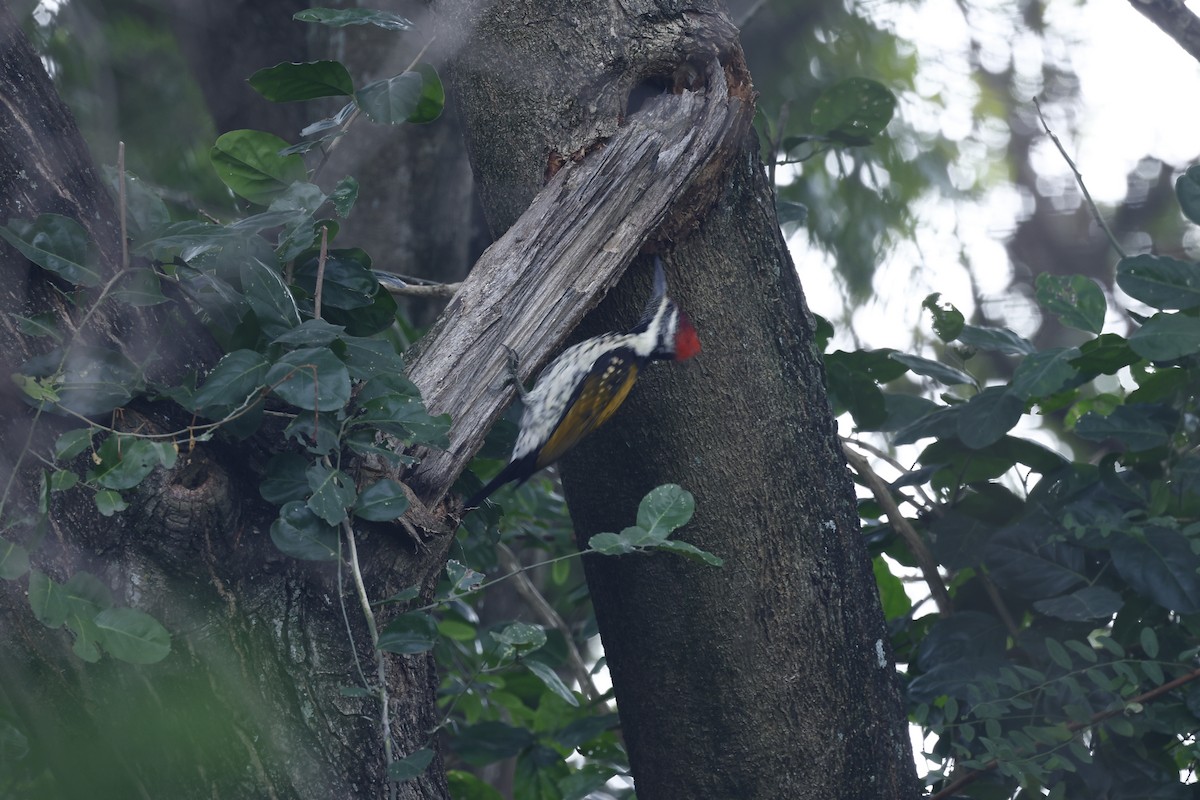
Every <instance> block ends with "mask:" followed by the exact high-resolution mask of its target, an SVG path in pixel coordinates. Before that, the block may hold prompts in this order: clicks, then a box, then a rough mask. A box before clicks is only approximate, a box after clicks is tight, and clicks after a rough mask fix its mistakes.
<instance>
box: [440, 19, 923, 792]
mask: <svg viewBox="0 0 1200 800" xmlns="http://www.w3.org/2000/svg"><path fill="white" fill-rule="evenodd" d="M439 8H440V10H441V11H442V13H443V14H444V15H445V17H446V18H447V19H448V20H451V22H449V23H447V25H446V26H444V27H445V29H446V30H445V32H444V33H443V37H445V38H450V37H452V36H454V35H455V34H456V33H457V34H458V35H459V37H460V38H459V40H456V41H454V47H455V48H456V53H457V56H456V61H455V66H454V69H453V73H452V75H453V86H454V90H455V91H454V94H455V96H456V97H457V98H458V101H459V103H460V104H461V107H462V109H463V114H464V117H465V120H464V122H465V125H466V129H467V132H468V144H469V147H470V150H471V157H472V162H473V165H474V168H475V172H476V179H477V181H478V182H479V184H480V186H481V194H482V196H483V199H484V207H485V213H487V214H488V217H489V221H490V222H491V225H492V227H493V229H494V230H496V231H497V232H499V231H504V230H505V229H507V228H508V227H509V226H510V225H513V223H514V222H515V221H516V220H517V217H518V215H520V214H521V213H522V211H523V210H524V209H525V208H526V206H527V205H528V204H529V203H530V201H531V200H532V199H533V197H534V195H535V194H536V193H537V192H538V191H539V189H540V188H541V186H542V184H543V182H544V180H545V176H546V174H547V171H548V169H547V167H548V165H549V167H550V170H551V171H552V170H553V168H554V166H555V165H556V164H557V163H560V161H561V159H570V158H579V157H581V156H584V154H587V153H591V152H592V151H593V150H595V149H596V148H597V147H599V146H602V145H603V142H604V141H605V140H606V139H607V138H608V137H610V136H613V135H614V134H616V133H617V131H618V128H619V127H620V125H621V124H622V122H623V120H624V119H625V117H626V115H627V114H628V113H630V112H631V111H633V110H634V109H633V108H631V107H630V106H635V105H637V104H639V103H640V98H644V97H645V96H646V95H647V94H650V95H653V94H655V93H661V92H663V91H681V90H682V89H683V88H684V87H695V88H698V89H700V91H709V92H711V91H713V90H714V83H713V81H712V80H711V79H710V80H709V81H708V82H707V85H705V83H704V80H703V76H705V74H706V68H707V65H708V64H709V63H710V62H711V61H712V59H714V58H716V59H719V61H720V63H721V64H722V66H723V68H724V69H723V73H724V75H723V77H722V79H727V82H728V86H729V92H730V94H731V95H737V96H740V97H743V98H746V99H749V98H750V97H751V96H752V91H751V88H750V86H749V83H748V76H747V75H746V74H745V71H744V67H743V62H742V58H741V53H740V50H739V47H738V44H737V41H736V38H735V33H734V31H733V30H732V27H731V26H730V24H729V23H728V20H727V19H726V18H725V17H724V15H723V14H722V12H721V9H720V8H719V7H718V6H717V5H716V4H715V3H711V2H702V3H689V4H688V5H687V7H686V8H685V7H683V6H681V5H680V4H677V3H671V2H665V1H660V2H648V1H647V0H638V1H635V2H625V3H621V4H611V3H601V2H579V1H578V0H561V1H560V2H555V1H554V0H547V2H541V3H538V4H537V5H536V7H535V6H533V5H530V4H525V3H518V2H510V1H508V0H499V1H498V2H479V0H444V2H441V3H440V4H439ZM697 76H699V77H700V78H701V80H700V81H699V82H697V80H696V78H697ZM664 135H666V134H664ZM673 144H675V142H674V141H670V140H668V141H664V142H662V145H661V146H662V148H663V150H664V151H665V150H668V149H669V148H670V147H671V146H672V145H673ZM596 157H597V155H596V154H592V155H588V156H586V157H585V158H584V164H585V165H586V163H587V159H590V158H596ZM633 176H634V177H636V176H637V173H633ZM706 180H707V182H708V183H709V184H711V186H712V187H715V190H716V191H709V192H702V193H701V194H700V195H699V197H700V198H701V200H703V201H705V202H704V204H703V206H702V207H697V205H696V204H689V203H680V204H678V205H677V206H676V207H675V209H674V211H673V217H672V218H670V219H667V220H665V221H664V223H665V224H664V225H662V226H661V227H659V228H658V230H649V231H643V234H644V236H643V239H649V240H650V241H651V243H652V246H653V247H654V248H656V249H658V250H660V251H662V252H664V253H665V257H666V260H667V261H668V264H669V268H668V274H669V277H670V280H671V291H672V295H673V296H674V297H675V298H676V299H677V300H679V301H680V303H681V305H682V306H683V307H684V308H685V309H686V310H687V311H688V313H689V314H690V315H691V316H692V319H693V321H694V322H695V324H696V327H697V329H698V330H699V332H700V337H701V340H702V342H703V345H704V352H703V353H702V354H701V355H700V356H698V357H697V358H696V360H695V363H694V364H693V365H691V366H688V367H682V368H681V367H677V366H674V365H670V366H659V367H656V368H654V369H651V370H649V371H648V372H647V374H646V375H645V376H644V377H643V378H642V379H641V381H639V384H638V386H637V387H636V388H635V390H634V392H633V394H632V396H631V397H630V399H629V400H628V401H627V402H626V404H625V406H624V407H623V408H622V409H621V411H620V412H619V414H618V415H617V417H616V418H615V419H614V420H613V421H612V422H610V423H609V424H608V426H607V427H606V428H605V429H602V430H601V431H600V432H599V433H598V434H596V435H593V437H592V438H591V439H589V440H588V441H587V442H586V443H585V444H584V445H582V446H581V447H580V448H579V449H578V450H577V451H576V452H575V453H574V454H573V455H571V456H569V457H568V458H567V459H566V461H565V464H564V466H563V475H564V483H565V486H566V490H567V495H568V499H569V500H570V503H571V509H572V516H573V518H574V520H575V523H576V526H577V530H578V534H579V537H580V541H581V543H582V542H585V541H586V540H587V538H588V537H589V536H591V535H592V534H593V533H596V532H598V531H604V530H609V531H619V530H621V529H622V528H623V527H625V526H627V525H631V524H633V522H634V515H635V510H636V508H637V505H638V501H639V499H640V498H641V497H642V496H643V495H644V494H645V493H646V492H647V491H648V490H649V489H651V488H653V487H654V486H656V485H658V484H661V483H665V482H674V483H679V484H682V485H683V486H684V487H685V488H687V489H689V490H691V491H692V492H694V493H695V496H696V501H697V512H696V516H695V518H694V520H693V521H692V523H691V524H689V525H688V526H687V527H686V528H685V529H684V530H683V531H682V532H681V534H682V538H684V539H686V540H688V541H691V542H693V543H695V544H696V545H698V546H700V547H702V548H705V549H707V550H710V551H712V552H714V553H716V554H718V555H719V556H721V557H722V558H724V559H725V565H724V567H723V568H720V569H710V568H707V567H703V566H698V565H696V564H694V563H691V562H687V561H684V560H682V559H679V558H674V557H668V556H655V557H653V558H639V557H632V556H627V557H622V558H618V559H588V560H585V563H586V565H587V575H588V584H589V587H590V589H591V592H592V597H593V602H594V605H595V608H596V614H597V618H598V620H599V623H600V630H601V635H602V638H603V640H604V645H605V652H606V655H607V659H608V665H609V667H610V668H611V671H612V677H613V681H614V685H615V688H616V692H617V699H618V706H619V710H620V713H621V722H622V730H623V732H624V735H625V740H626V743H627V745H628V748H629V754H630V759H631V762H632V765H633V770H634V774H635V779H636V781H637V792H638V796H639V797H641V798H644V799H645V800H664V799H667V800H674V799H675V798H679V799H680V800H682V799H683V798H687V800H693V798H733V797H736V798H739V799H740V800H748V799H751V798H763V799H764V800H767V799H768V798H769V799H770V800H776V799H777V798H783V797H786V798H821V800H829V799H830V798H860V797H861V798H908V797H916V796H917V784H916V779H915V774H914V769H913V763H912V754H911V750H910V746H909V741H908V735H907V731H906V726H905V721H904V715H903V711H902V705H901V702H900V695H899V690H898V685H897V680H896V675H895V669H894V665H893V664H892V658H891V652H890V646H889V642H888V634H887V630H886V628H885V627H884V620H883V614H882V612H881V609H880V607H879V601H878V596H877V594H876V591H875V586H874V581H873V579H872V575H871V570H870V566H869V562H868V559H867V557H866V550H865V547H864V545H863V543H862V541H861V539H860V536H859V527H858V522H857V515H856V513H855V505H854V492H853V488H852V486H851V483H850V479H849V476H848V473H847V471H846V467H845V462H844V460H843V459H842V457H841V454H840V450H839V447H838V441H837V436H836V429H835V426H834V423H833V420H832V416H831V413H830V409H829V406H828V403H827V401H826V398H825V391H824V385H823V373H822V368H821V363H820V358H819V353H818V351H817V349H816V346H815V344H814V341H813V325H812V319H811V317H810V315H809V314H808V312H807V309H806V307H805V304H804V298H803V293H802V291H801V288H800V285H799V281H798V278H797V274H796V270H795V268H794V266H793V265H792V263H791V260H790V258H789V256H788V253H787V250H786V247H785V245H784V242H783V240H782V237H781V236H780V233H779V229H778V225H777V223H776V220H775V215H774V208H773V195H772V191H771V187H770V186H768V185H767V182H766V178H765V175H764V171H763V168H762V166H761V164H760V163H759V157H758V153H757V148H756V143H755V139H754V136H753V134H752V133H750V132H748V131H747V132H745V134H744V135H743V136H742V137H741V139H740V142H739V145H738V147H737V148H736V149H735V151H734V152H733V153H732V154H730V155H729V156H728V157H727V158H726V160H725V161H724V162H723V163H718V162H714V163H713V169H711V170H709V173H708V174H707V175H706ZM618 181H619V178H618ZM689 215H691V216H689ZM681 218H684V219H686V220H687V221H688V222H689V223H691V224H690V227H687V226H681V225H680V224H679V223H680V221H681ZM645 222H646V221H645V220H638V219H626V220H614V221H613V224H614V227H621V226H623V225H631V226H633V227H637V226H638V225H639V224H643V226H644V224H645ZM673 223H674V224H673ZM664 230H669V231H670V233H669V238H666V239H665V237H664V236H663V231H664ZM564 233H566V232H564ZM517 238H518V239H519V238H520V237H519V236H518V237H517ZM614 238H616V234H615V233H614ZM533 252H535V253H536V254H537V256H538V257H540V256H541V255H542V254H541V253H540V251H537V250H534V251H533ZM486 259H487V256H485V261H486ZM578 263H590V264H591V265H592V267H590V268H594V267H595V264H596V263H598V262H596V261H595V260H593V261H592V262H585V261H581V262H578ZM562 269H566V268H560V269H559V270H557V271H556V270H555V269H554V267H550V268H549V270H550V272H551V273H553V274H554V275H555V276H556V280H560V281H562V282H563V283H564V284H566V285H579V284H583V283H587V282H589V281H591V280H592V279H593V276H592V275H590V274H583V273H580V274H577V275H565V276H564V275H562V274H560V273H561V271H562ZM538 271H541V268H539V270H538ZM573 281H574V282H575V283H574V284H573V283H572V282H573ZM642 283H644V281H643V282H642ZM638 287H640V288H638ZM644 294H645V288H644V285H642V284H640V283H638V282H637V280H627V281H625V282H622V283H621V284H619V285H618V286H617V287H616V288H615V289H614V290H613V291H612V293H611V294H610V295H609V297H608V299H607V300H605V301H604V302H603V303H602V304H601V305H600V307H599V308H598V309H597V310H596V311H595V312H594V313H593V314H592V315H591V316H590V317H589V318H588V319H587V320H586V321H585V323H584V325H583V326H582V328H581V329H580V330H579V332H578V334H577V335H578V336H584V335H590V334H595V333H597V332H600V331H603V330H610V329H613V328H619V327H622V326H625V325H627V324H628V323H629V322H630V321H631V320H632V319H634V318H636V315H637V310H638V308H639V306H640V304H641V302H642V301H643V299H644ZM498 343H499V342H496V343H494V344H496V345H498Z"/></svg>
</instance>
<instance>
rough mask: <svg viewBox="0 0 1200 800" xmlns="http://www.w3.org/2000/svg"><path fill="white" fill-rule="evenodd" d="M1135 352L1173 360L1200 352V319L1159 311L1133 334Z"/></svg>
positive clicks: (1132, 346)
mask: <svg viewBox="0 0 1200 800" xmlns="http://www.w3.org/2000/svg"><path fill="white" fill-rule="evenodd" d="M1129 346H1130V347H1131V348H1132V349H1133V352H1135V353H1137V354H1138V355H1139V356H1141V357H1142V358H1146V359H1149V360H1151V361H1173V360H1175V359H1177V358H1183V357H1185V356H1189V355H1192V354H1193V353H1196V352H1197V351H1200V318H1197V317H1190V316H1187V315H1185V314H1155V315H1154V316H1153V317H1151V318H1150V319H1148V320H1146V324H1145V325H1143V326H1142V327H1140V328H1138V329H1137V330H1136V331H1134V332H1133V333H1132V334H1131V335H1130V337H1129Z"/></svg>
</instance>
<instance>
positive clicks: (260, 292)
mask: <svg viewBox="0 0 1200 800" xmlns="http://www.w3.org/2000/svg"><path fill="white" fill-rule="evenodd" d="M238 272H239V274H240V277H241V281H242V291H243V292H244V293H245V297H246V300H247V301H248V302H249V303H250V308H252V309H254V315H255V316H256V317H257V318H258V324H259V325H260V326H261V327H262V330H263V333H265V334H266V335H267V336H269V337H271V338H275V337H277V336H282V335H283V334H285V333H287V332H288V331H290V330H291V329H293V328H295V327H296V326H297V325H299V324H300V310H299V309H298V308H296V300H295V298H294V297H292V293H291V292H290V291H289V290H288V288H287V285H286V284H284V282H283V278H282V277H281V276H280V274H279V272H278V271H276V270H274V269H272V268H271V267H269V266H267V265H266V264H264V263H263V262H262V261H259V260H258V259H257V258H251V259H247V260H245V261H243V262H242V263H241V264H240V265H239V267H238Z"/></svg>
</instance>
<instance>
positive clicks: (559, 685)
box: [522, 658, 579, 708]
mask: <svg viewBox="0 0 1200 800" xmlns="http://www.w3.org/2000/svg"><path fill="white" fill-rule="evenodd" d="M522 663H523V664H524V665H525V666H526V667H528V668H529V671H530V672H532V673H533V674H534V675H536V676H537V677H538V678H539V679H540V680H541V682H542V683H544V684H546V688H547V689H549V690H550V691H552V692H554V693H555V694H556V695H558V696H559V697H561V698H562V699H563V700H565V701H566V702H567V704H568V705H571V706H573V707H575V708H579V698H578V697H576V696H575V693H574V692H572V691H571V690H570V689H568V688H567V685H566V684H565V683H563V682H562V678H560V677H558V673H556V672H555V671H554V670H553V669H551V668H550V667H549V666H547V665H545V664H543V663H542V662H541V661H537V660H536V659H532V658H531V659H527V660H525V661H523V662H522Z"/></svg>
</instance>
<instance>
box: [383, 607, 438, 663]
mask: <svg viewBox="0 0 1200 800" xmlns="http://www.w3.org/2000/svg"><path fill="white" fill-rule="evenodd" d="M437 637H438V631H437V624H436V623H434V621H433V617H431V616H429V615H428V614H426V613H425V612H423V611H410V612H408V613H407V614H401V615H400V616H398V617H396V618H395V619H394V620H392V621H391V622H389V623H388V624H387V627H385V628H384V629H383V631H382V632H381V633H380V634H379V649H380V650H384V651H386V652H388V653H399V654H400V655H413V654H415V653H424V652H426V651H428V650H432V649H433V646H434V645H435V644H437Z"/></svg>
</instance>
